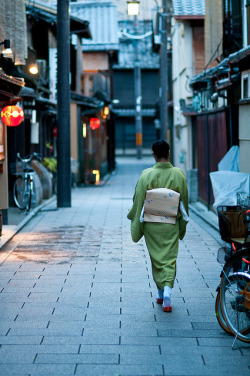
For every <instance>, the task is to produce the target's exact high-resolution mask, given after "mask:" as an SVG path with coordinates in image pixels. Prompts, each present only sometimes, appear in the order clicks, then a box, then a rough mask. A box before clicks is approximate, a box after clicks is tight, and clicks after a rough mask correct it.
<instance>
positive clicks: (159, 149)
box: [152, 140, 170, 159]
mask: <svg viewBox="0 0 250 376" xmlns="http://www.w3.org/2000/svg"><path fill="white" fill-rule="evenodd" d="M169 150H170V147H169V144H168V143H167V142H166V141H164V140H158V141H155V142H154V143H153V145H152V151H153V153H154V154H155V155H156V156H157V157H158V158H166V159H167V158H168V155H169Z"/></svg>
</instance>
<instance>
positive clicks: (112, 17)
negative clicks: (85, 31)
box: [70, 1, 119, 51]
mask: <svg viewBox="0 0 250 376" xmlns="http://www.w3.org/2000/svg"><path fill="white" fill-rule="evenodd" d="M70 10H71V14H72V15H74V16H77V17H78V18H81V19H83V20H87V21H89V28H90V31H91V35H92V40H86V39H83V41H82V43H83V45H82V47H83V51H107V50H118V48H119V41H118V22H117V8H116V5H114V4H113V3H111V2H109V1H107V2H98V3H93V2H83V3H80V2H76V3H71V4H70Z"/></svg>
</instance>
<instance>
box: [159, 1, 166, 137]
mask: <svg viewBox="0 0 250 376" xmlns="http://www.w3.org/2000/svg"><path fill="white" fill-rule="evenodd" d="M159 97H160V122H161V138H163V139H164V140H166V141H167V139H168V55H167V0H162V13H161V52H160V93H159Z"/></svg>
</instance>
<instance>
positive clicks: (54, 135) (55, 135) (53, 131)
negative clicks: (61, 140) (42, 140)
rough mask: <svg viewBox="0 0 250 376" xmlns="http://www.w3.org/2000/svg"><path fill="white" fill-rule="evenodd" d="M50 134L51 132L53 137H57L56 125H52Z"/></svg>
mask: <svg viewBox="0 0 250 376" xmlns="http://www.w3.org/2000/svg"><path fill="white" fill-rule="evenodd" d="M52 134H53V137H55V138H56V137H57V127H54V128H53V129H52Z"/></svg>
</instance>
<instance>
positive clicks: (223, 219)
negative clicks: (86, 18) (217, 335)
mask: <svg viewBox="0 0 250 376" xmlns="http://www.w3.org/2000/svg"><path fill="white" fill-rule="evenodd" d="M217 210H218V215H219V227H220V234H221V238H222V240H224V241H226V242H227V243H229V244H230V246H229V245H225V246H224V247H221V248H220V249H219V250H218V255H217V260H218V262H220V263H221V264H224V263H225V264H224V266H223V270H222V273H221V281H220V285H219V286H218V289H217V291H218V293H217V298H216V302H215V312H216V317H217V320H218V322H219V324H220V326H221V327H222V328H223V329H224V330H225V331H226V332H227V333H228V334H230V335H233V336H234V337H235V339H234V342H233V346H234V344H235V341H236V339H237V338H238V339H239V340H241V341H243V342H247V343H250V237H249V235H250V231H249V224H250V210H249V208H248V207H246V206H239V205H237V206H221V207H218V209H217Z"/></svg>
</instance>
